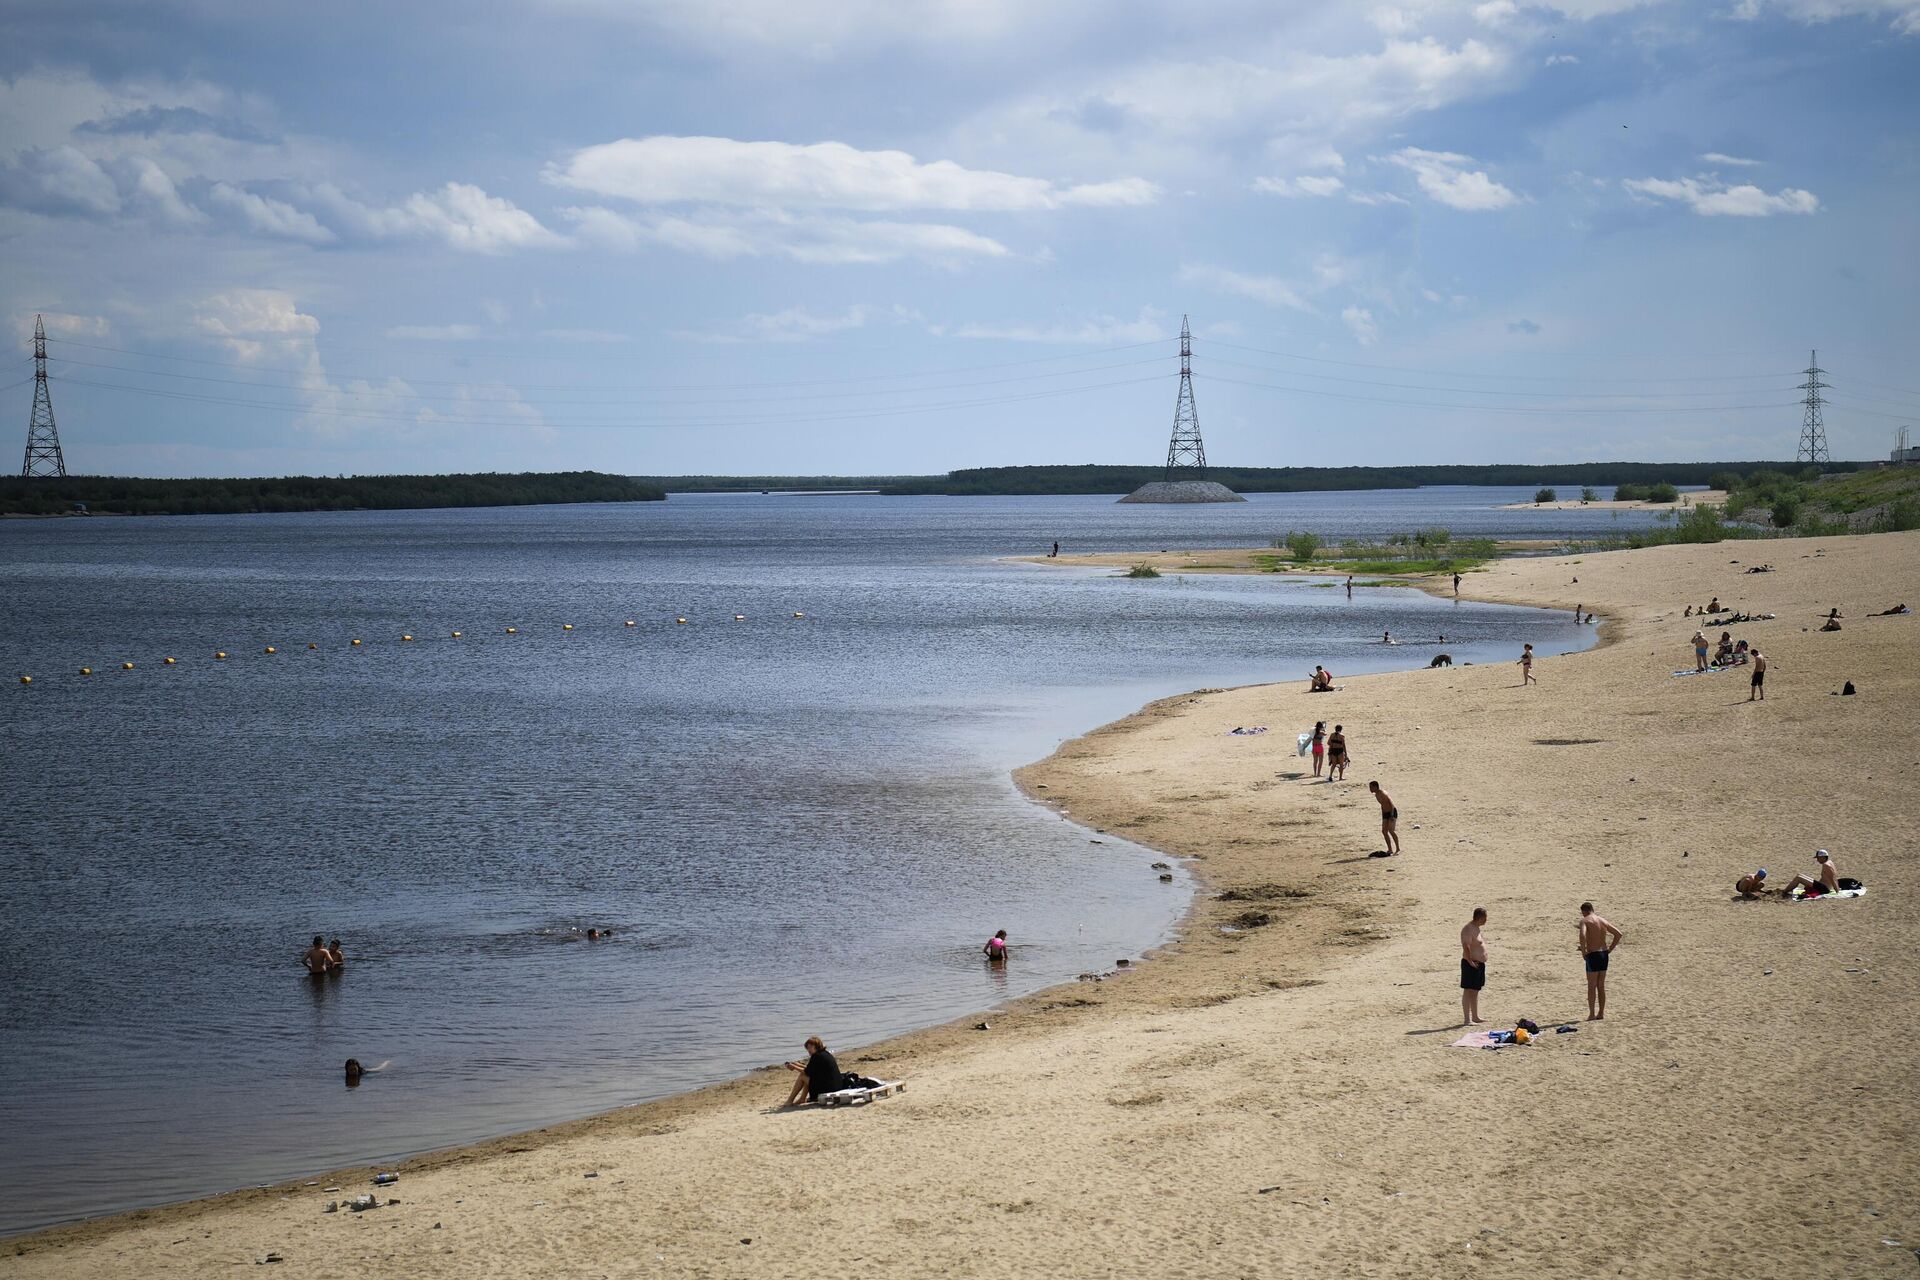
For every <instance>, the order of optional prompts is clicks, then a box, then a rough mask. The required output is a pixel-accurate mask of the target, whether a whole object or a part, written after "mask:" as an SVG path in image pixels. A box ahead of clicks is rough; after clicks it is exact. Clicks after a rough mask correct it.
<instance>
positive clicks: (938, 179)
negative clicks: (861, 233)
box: [544, 136, 1160, 213]
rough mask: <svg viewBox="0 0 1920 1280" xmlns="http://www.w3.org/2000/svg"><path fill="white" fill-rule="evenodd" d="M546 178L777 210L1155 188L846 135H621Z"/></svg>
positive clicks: (1108, 198)
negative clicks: (916, 154)
mask: <svg viewBox="0 0 1920 1280" xmlns="http://www.w3.org/2000/svg"><path fill="white" fill-rule="evenodd" d="M544 176H545V178H546V180H547V181H548V182H551V183H553V184H554V185H556V186H561V187H566V188H569V189H570V190H575V191H586V192H591V193H592V194H594V195H598V196H612V197H616V198H619V199H624V200H631V201H633V202H634V203H636V204H654V205H658V204H707V205H735V206H747V207H765V206H772V207H775V208H782V209H852V210H858V211H861V212H867V213H879V212H901V211H907V210H919V209H951V210H968V211H974V212H980V211H1009V210H1028V209H1057V208H1059V207H1061V206H1062V205H1069V204H1082V205H1117V204H1119V205H1134V204H1148V203H1151V202H1152V201H1154V200H1156V199H1158V198H1159V194H1160V190H1159V188H1158V187H1156V186H1154V184H1152V183H1151V182H1147V181H1145V180H1144V179H1141V178H1120V179H1116V180H1114V181H1110V182H1097V183H1088V184H1083V185H1079V186H1070V187H1066V188H1064V189H1063V188H1060V187H1057V186H1055V185H1054V184H1053V183H1052V182H1050V181H1048V180H1047V179H1045V178H1026V177H1020V176H1018V175H1016V174H1011V173H997V172H994V171H992V170H987V169H967V168H963V167H962V166H960V165H957V164H955V163H954V162H953V161H951V160H935V161H931V162H929V163H925V164H922V163H921V162H920V161H918V160H915V159H914V158H913V157H912V156H911V155H909V154H907V153H906V152H904V151H861V150H859V149H858V148H855V147H850V146H848V145H847V144H846V143H844V142H816V143H810V144H807V145H796V144H794V143H788V142H740V141H737V140H735V139H733V138H700V137H664V136H656V137H650V138H622V139H620V140H619V141H617V142H607V143H602V144H600V145H598V146H592V147H583V148H581V149H580V150H579V151H576V152H574V153H573V154H572V155H570V156H568V157H567V158H566V159H565V160H564V161H563V162H560V163H556V164H552V165H549V166H548V167H547V169H546V172H545V175H544Z"/></svg>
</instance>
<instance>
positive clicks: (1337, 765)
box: [1327, 724, 1347, 782]
mask: <svg viewBox="0 0 1920 1280" xmlns="http://www.w3.org/2000/svg"><path fill="white" fill-rule="evenodd" d="M1336 769H1338V770H1339V771H1340V780H1341V781H1343V782H1344V781H1346V777H1347V735H1346V726H1345V725H1343V724H1337V725H1335V726H1333V732H1332V733H1330V734H1328V735H1327V781H1328V782H1332V781H1333V774H1334V770H1336Z"/></svg>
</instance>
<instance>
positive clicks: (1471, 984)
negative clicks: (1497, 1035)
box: [1460, 907, 1487, 1026]
mask: <svg viewBox="0 0 1920 1280" xmlns="http://www.w3.org/2000/svg"><path fill="white" fill-rule="evenodd" d="M1486 922H1487V909H1486V908H1485V907H1475V908H1474V909H1473V919H1471V920H1469V921H1467V923H1466V927H1465V928H1463V929H1461V930H1460V1017H1461V1020H1462V1023H1463V1025H1466V1026H1472V1025H1473V1024H1474V1023H1476V1022H1485V1021H1486V1019H1485V1018H1482V1017H1481V1016H1480V992H1481V990H1482V988H1484V987H1485V986H1486V985H1487V944H1486V942H1485V941H1484V940H1482V938H1481V937H1480V926H1481V925H1483V924H1485V923H1486Z"/></svg>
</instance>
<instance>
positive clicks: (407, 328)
mask: <svg viewBox="0 0 1920 1280" xmlns="http://www.w3.org/2000/svg"><path fill="white" fill-rule="evenodd" d="M480 332H481V330H480V326H479V325H477V324H397V325H395V326H393V328H391V329H389V330H387V336H388V337H389V338H402V339H407V340H411V341H415V342H465V341H468V340H469V339H473V338H477V337H479V336H480Z"/></svg>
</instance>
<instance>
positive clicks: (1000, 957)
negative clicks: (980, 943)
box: [980, 929, 1007, 964]
mask: <svg viewBox="0 0 1920 1280" xmlns="http://www.w3.org/2000/svg"><path fill="white" fill-rule="evenodd" d="M980 950H981V952H982V953H984V954H985V955H986V957H987V959H988V960H989V961H991V962H992V963H994V964H1000V963H1002V962H1003V961H1005V960H1006V958H1007V931H1006V930H1005V929H996V930H994V934H993V936H992V937H991V938H988V939H987V945H986V946H984V947H982V948H980Z"/></svg>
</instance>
